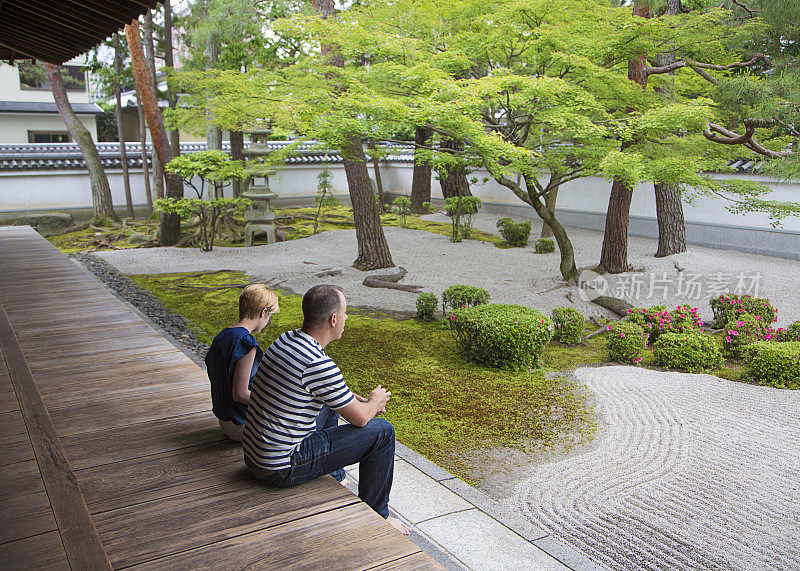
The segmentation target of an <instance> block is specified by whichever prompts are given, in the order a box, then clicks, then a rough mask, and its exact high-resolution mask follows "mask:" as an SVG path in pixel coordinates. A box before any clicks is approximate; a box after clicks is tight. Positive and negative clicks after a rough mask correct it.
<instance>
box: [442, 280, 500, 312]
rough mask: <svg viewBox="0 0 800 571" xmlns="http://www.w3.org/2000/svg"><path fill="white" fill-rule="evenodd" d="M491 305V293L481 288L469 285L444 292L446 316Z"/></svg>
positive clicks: (443, 301)
mask: <svg viewBox="0 0 800 571" xmlns="http://www.w3.org/2000/svg"><path fill="white" fill-rule="evenodd" d="M486 303H489V292H488V291H486V290H485V289H483V288H480V287H474V286H468V285H462V284H458V285H454V286H450V287H449V288H447V289H446V290H444V291H443V292H442V312H443V313H444V315H447V314H448V313H451V312H453V311H455V310H456V309H464V308H466V307H475V306H476V305H483V304H486Z"/></svg>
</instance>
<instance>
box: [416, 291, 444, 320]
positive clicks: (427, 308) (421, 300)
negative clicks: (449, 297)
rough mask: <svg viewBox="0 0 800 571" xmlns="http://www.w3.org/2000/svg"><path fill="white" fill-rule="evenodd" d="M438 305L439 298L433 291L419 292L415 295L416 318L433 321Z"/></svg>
mask: <svg viewBox="0 0 800 571" xmlns="http://www.w3.org/2000/svg"><path fill="white" fill-rule="evenodd" d="M438 306H439V300H438V299H437V298H436V294H434V293H429V292H425V293H421V294H419V297H417V319H421V320H423V321H433V320H434V319H436V308H437V307H438Z"/></svg>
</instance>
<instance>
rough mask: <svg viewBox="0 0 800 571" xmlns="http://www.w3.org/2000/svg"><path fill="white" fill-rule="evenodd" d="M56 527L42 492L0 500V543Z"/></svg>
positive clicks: (48, 502)
mask: <svg viewBox="0 0 800 571" xmlns="http://www.w3.org/2000/svg"><path fill="white" fill-rule="evenodd" d="M56 529H58V527H57V526H56V520H54V519H53V510H52V509H50V501H49V500H48V499H47V494H45V493H44V492H36V493H34V494H28V495H25V496H17V497H14V498H8V499H5V500H0V543H6V542H8V541H16V540H18V539H25V538H26V537H31V536H34V535H39V534H41V533H46V532H48V531H55V530H56Z"/></svg>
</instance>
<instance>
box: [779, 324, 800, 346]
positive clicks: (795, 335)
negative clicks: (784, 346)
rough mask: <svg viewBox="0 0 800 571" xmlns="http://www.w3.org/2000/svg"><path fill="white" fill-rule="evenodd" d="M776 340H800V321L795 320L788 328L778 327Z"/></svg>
mask: <svg viewBox="0 0 800 571" xmlns="http://www.w3.org/2000/svg"><path fill="white" fill-rule="evenodd" d="M776 340H777V341H780V342H786V341H800V321H795V322H794V323H792V324H791V325H790V326H789V327H788V328H787V329H784V328H783V327H780V328H778V330H777V332H776Z"/></svg>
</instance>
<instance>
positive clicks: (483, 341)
mask: <svg viewBox="0 0 800 571" xmlns="http://www.w3.org/2000/svg"><path fill="white" fill-rule="evenodd" d="M450 319H451V324H450V328H451V330H452V331H453V336H454V337H455V338H456V342H457V343H458V346H459V348H460V349H461V351H462V352H463V353H464V355H466V357H467V358H468V359H470V360H473V361H476V362H478V363H482V364H484V365H489V366H490V367H498V368H500V369H510V370H512V371H523V370H527V369H530V368H531V367H540V366H541V362H542V360H541V357H542V352H543V351H544V348H545V346H547V344H548V343H549V342H550V339H551V338H552V336H553V324H552V323H551V322H550V320H549V319H548V318H547V317H545V316H544V315H542V314H541V313H539V312H538V311H536V310H535V309H530V308H528V307H523V306H521V305H510V304H499V303H492V304H488V305H479V306H477V307H470V308H466V309H459V310H457V311H456V312H455V313H454V314H453V315H452V316H450Z"/></svg>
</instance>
